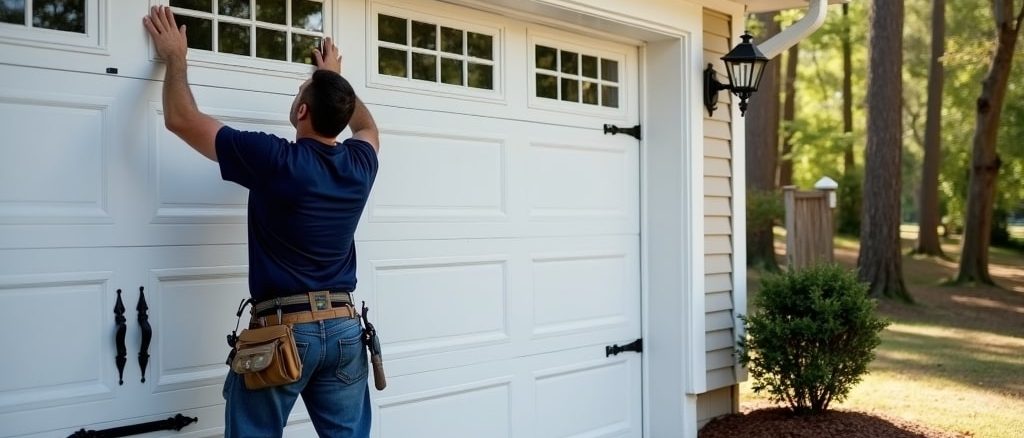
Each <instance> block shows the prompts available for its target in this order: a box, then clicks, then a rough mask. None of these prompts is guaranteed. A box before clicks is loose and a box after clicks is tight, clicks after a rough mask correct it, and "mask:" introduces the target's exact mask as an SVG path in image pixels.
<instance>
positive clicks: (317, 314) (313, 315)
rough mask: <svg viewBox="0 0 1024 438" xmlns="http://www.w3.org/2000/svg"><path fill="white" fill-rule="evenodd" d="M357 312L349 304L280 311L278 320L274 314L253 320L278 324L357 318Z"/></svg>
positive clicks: (259, 322) (258, 322)
mask: <svg viewBox="0 0 1024 438" xmlns="http://www.w3.org/2000/svg"><path fill="white" fill-rule="evenodd" d="M358 317H359V312H356V309H355V308H354V307H352V306H350V305H346V306H344V307H335V308H332V309H327V310H317V311H310V310H303V311H299V312H290V313H282V314H281V318H280V320H279V319H278V317H277V315H276V314H273V315H267V316H260V317H258V318H254V319H253V322H256V323H257V324H258V325H261V326H268V325H278V324H301V323H304V322H315V321H323V320H325V319H334V318H358Z"/></svg>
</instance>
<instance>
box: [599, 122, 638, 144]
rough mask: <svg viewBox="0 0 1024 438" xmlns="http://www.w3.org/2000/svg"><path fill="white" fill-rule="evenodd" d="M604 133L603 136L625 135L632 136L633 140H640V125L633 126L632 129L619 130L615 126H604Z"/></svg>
mask: <svg viewBox="0 0 1024 438" xmlns="http://www.w3.org/2000/svg"><path fill="white" fill-rule="evenodd" d="M604 133H605V135H607V134H611V135H615V134H626V135H631V136H633V138H635V139H637V140H640V125H636V126H633V127H632V128H620V127H618V126H615V125H609V124H605V125H604Z"/></svg>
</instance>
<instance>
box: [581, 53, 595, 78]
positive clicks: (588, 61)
mask: <svg viewBox="0 0 1024 438" xmlns="http://www.w3.org/2000/svg"><path fill="white" fill-rule="evenodd" d="M583 76H586V77H588V78H594V79H597V57H594V56H587V55H583Z"/></svg>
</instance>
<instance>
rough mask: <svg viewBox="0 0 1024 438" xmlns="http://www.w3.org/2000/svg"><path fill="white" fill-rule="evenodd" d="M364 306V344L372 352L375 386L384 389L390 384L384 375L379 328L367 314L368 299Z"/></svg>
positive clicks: (371, 361)
mask: <svg viewBox="0 0 1024 438" xmlns="http://www.w3.org/2000/svg"><path fill="white" fill-rule="evenodd" d="M362 306H363V309H362V310H363V311H362V316H363V318H362V319H363V344H364V345H366V349H367V351H369V353H370V364H371V365H373V387H374V388H377V390H378V391H383V390H384V388H386V387H387V386H388V382H387V380H386V379H385V377H384V360H383V359H382V358H381V355H380V339H378V338H377V329H376V328H374V327H373V324H371V323H370V318H369V316H367V315H369V313H370V309H369V308H368V307H366V301H363V305H362Z"/></svg>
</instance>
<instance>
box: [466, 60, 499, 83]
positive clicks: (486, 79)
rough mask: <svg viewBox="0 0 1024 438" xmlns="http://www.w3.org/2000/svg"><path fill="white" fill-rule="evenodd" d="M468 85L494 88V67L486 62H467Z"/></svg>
mask: <svg viewBox="0 0 1024 438" xmlns="http://www.w3.org/2000/svg"><path fill="white" fill-rule="evenodd" d="M467 68H468V69H469V86H470V87H473V88H484V89H487V90H493V89H494V67H492V66H490V65H486V64H474V63H472V62H471V63H469V65H468V66H467Z"/></svg>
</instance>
